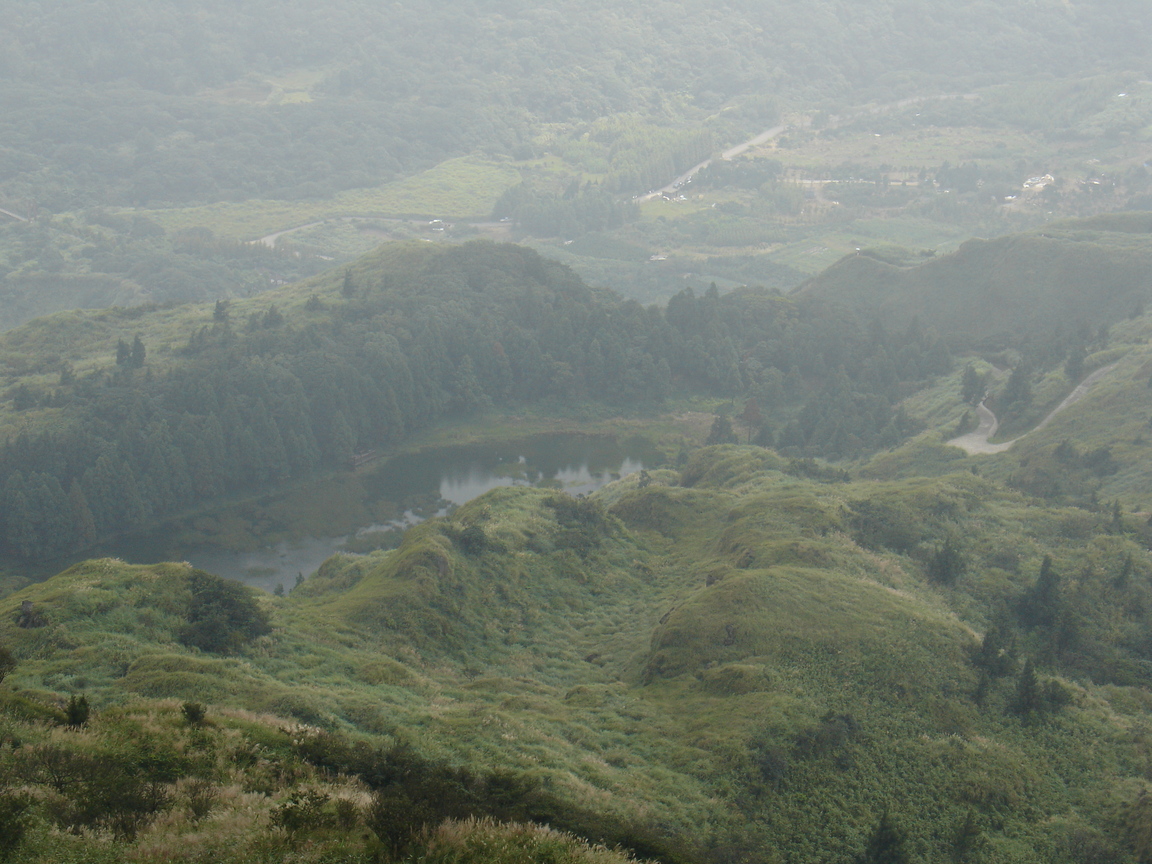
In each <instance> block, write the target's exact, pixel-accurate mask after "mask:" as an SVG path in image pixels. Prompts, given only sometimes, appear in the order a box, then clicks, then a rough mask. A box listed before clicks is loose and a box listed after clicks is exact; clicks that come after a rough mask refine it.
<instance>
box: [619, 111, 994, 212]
mask: <svg viewBox="0 0 1152 864" xmlns="http://www.w3.org/2000/svg"><path fill="white" fill-rule="evenodd" d="M976 98H978V97H976V96H975V95H974V94H971V93H965V94H958V93H952V94H948V95H945V96H917V97H914V98H912V99H901V100H900V101H899V102H889V103H887V104H885V105H873V106H871V107H869V108H857V109H855V110H853V111H849V112H846V113H844V114H839V115H837V116H835V117H830V118H828V122H827V124H826V125H825V126H824V128H825V129H834V128H836V127H837V126H842V125H844V124H845V123H849V122H851V121H853V120H855V119H856V118H858V117H863V116H865V115H868V114H883V113H884V112H885V111H891V110H893V109H899V108H908V107H910V106H912V105H918V104H922V103H925V102H934V101H937V100H943V99H976ZM811 125H812V121H811V120H810V119H805V120H802V121H800V122H799V123H797V124H795V125H792V126H789V125H785V124H780V125H779V126H773V127H772V128H771V129H765V130H764V131H763V132H761V133H760V134H759V135H757V136H755V137H754V138H749V139H748V140H747V141H745V142H744V143H743V144H737V145H736V146H735V147H729V148H728V149H727V150H725V151H724V152H723V153H721V154H720V158H721V159H724V160H729V159H735V158H736V157H737V156H739V155H741V154H743V153H745V152H747V151H748V150H751V149H752V148H753V147H759V146H760V145H761V144H767V143H768V142H769V141H771V140H772V139H773V138H778V137H779V136H781V135H783V134H784V133H785V132H787V131H788V130H790V129H804V128H807V127H808V126H811ZM711 164H712V160H711V159H705V160H704V161H703V162H701V163H700V164H699V165H693V166H692V167H691V168H689V169H688V170H687V171H685V172H684V173H683V174H681V175H680V176H679V177H677V178H676V179H675V180H673V181H672V182H671V183H669V184H668V185H667V186H661V187H660V188H659V189H656V190H655V191H653V192H649V193H648V194H647V195H640V196H638V197H637V199H636V200H637V201H650V200H651V199H653V198H657V197H659V196H661V195H671V194H672V193H673V192H675V191H677V190H678V189H679V188H680V187H681V186H683V185H684V184H685V183H687V182H688V181H689V180H691V179H692V178H693V177H695V176H696V174H697V173H698V172H700V171H703V170H704V169H705V168H707V167H708V166H709V165H711Z"/></svg>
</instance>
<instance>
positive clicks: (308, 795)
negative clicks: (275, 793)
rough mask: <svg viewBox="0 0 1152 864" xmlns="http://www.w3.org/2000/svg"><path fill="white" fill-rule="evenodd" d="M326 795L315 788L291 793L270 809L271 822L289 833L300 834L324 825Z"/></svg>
mask: <svg viewBox="0 0 1152 864" xmlns="http://www.w3.org/2000/svg"><path fill="white" fill-rule="evenodd" d="M327 803H328V795H326V794H325V793H323V792H317V791H316V790H315V789H301V790H298V791H296V792H293V793H291V794H290V795H289V796H288V797H287V798H285V799H284V800H283V801H281V802H280V803H279V804H278V805H276V807H275V809H274V810H273V811H272V824H273V825H274V826H275V827H277V828H282V829H284V830H285V831H287V832H288V833H289V834H293V835H295V834H301V833H305V832H308V831H315V830H317V829H318V828H323V827H325V826H326V825H327V824H328V822H329V819H328V815H327V814H326V813H325V812H324V805H325V804H327Z"/></svg>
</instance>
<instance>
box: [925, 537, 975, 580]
mask: <svg viewBox="0 0 1152 864" xmlns="http://www.w3.org/2000/svg"><path fill="white" fill-rule="evenodd" d="M967 566H968V565H967V561H966V560H965V558H964V553H963V552H962V551H961V549H960V543H959V541H957V540H956V538H955V537H948V538H947V539H946V540H945V541H944V543H943V544H942V545H941V546H940V548H939V549H937V550H936V551H935V552H934V553H933V554H932V557H931V559H929V561H928V577H929V578H930V579H932V580H933V581H934V582H939V583H941V584H943V585H951V584H953V583H954V582H955V581H956V580H957V579H959V578H960V577H961V576H962V575H964V570H965V569H966V568H967Z"/></svg>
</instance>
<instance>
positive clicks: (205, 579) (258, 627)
mask: <svg viewBox="0 0 1152 864" xmlns="http://www.w3.org/2000/svg"><path fill="white" fill-rule="evenodd" d="M188 588H189V589H190V590H191V592H192V602H191V603H190V604H189V607H188V612H187V615H186V616H185V620H186V621H187V624H186V625H185V626H184V627H183V628H181V630H180V633H179V638H180V641H181V642H182V643H184V644H185V645H188V646H190V647H193V648H199V649H200V650H201V651H211V652H213V653H215V654H231V653H233V652H235V651H238V650H239V649H240V648H241V647H242V646H243V645H244V644H245V643H246V642H249V641H251V640H252V639H255V638H256V637H258V636H264V635H266V634H268V633H271V632H272V625H271V624H270V623H269V621H268V613H267V612H265V611H264V610H263V609H261V608H260V607H259V606H258V605H257V603H256V600H255V598H253V596H252V594H251V593H250V592H249V591H248V590H247V589H246V588H245V587H244V586H243V585H241V584H240V583H239V582H234V581H232V580H230V579H221V578H220V577H219V576H213V575H212V574H211V573H205V572H204V571H203V570H193V571H192V573H191V574H189V576H188Z"/></svg>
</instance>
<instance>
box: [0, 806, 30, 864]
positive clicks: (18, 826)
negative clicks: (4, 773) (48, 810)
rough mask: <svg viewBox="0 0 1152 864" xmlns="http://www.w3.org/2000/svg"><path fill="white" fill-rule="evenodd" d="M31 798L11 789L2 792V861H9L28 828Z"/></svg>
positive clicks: (0, 814) (0, 853)
mask: <svg viewBox="0 0 1152 864" xmlns="http://www.w3.org/2000/svg"><path fill="white" fill-rule="evenodd" d="M31 803H32V802H31V799H30V798H28V796H27V795H21V794H19V793H16V792H12V791H10V790H7V789H6V790H4V791H3V792H0V861H8V860H10V859H11V858H12V853H13V852H15V851H16V849H17V848H18V847H19V846H20V843H21V842H22V841H23V839H24V834H25V833H26V832H27V830H28V808H29V806H30V805H31Z"/></svg>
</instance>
